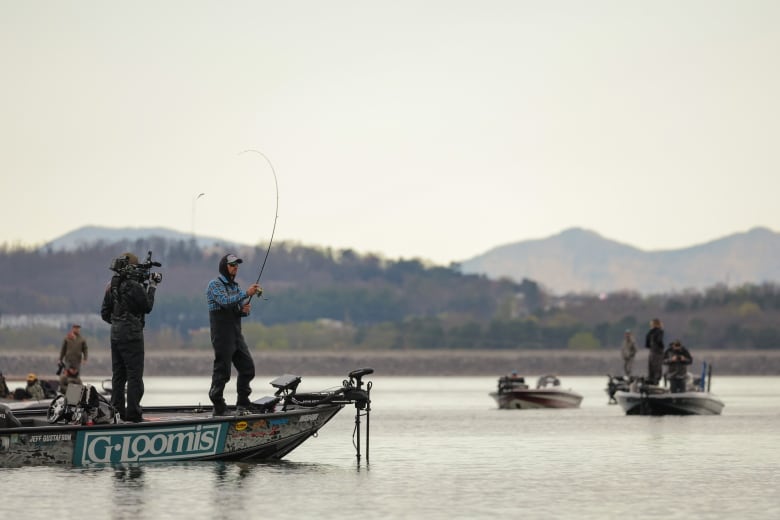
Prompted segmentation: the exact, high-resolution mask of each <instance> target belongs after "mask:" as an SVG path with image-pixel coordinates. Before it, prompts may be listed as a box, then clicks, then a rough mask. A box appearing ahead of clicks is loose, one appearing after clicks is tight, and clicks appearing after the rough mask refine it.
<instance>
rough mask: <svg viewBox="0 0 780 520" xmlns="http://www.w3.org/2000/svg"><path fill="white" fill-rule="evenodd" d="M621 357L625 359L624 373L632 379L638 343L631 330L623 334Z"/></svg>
mask: <svg viewBox="0 0 780 520" xmlns="http://www.w3.org/2000/svg"><path fill="white" fill-rule="evenodd" d="M620 355H621V356H622V357H623V373H624V374H625V375H626V377H631V371H632V370H633V368H634V357H635V356H636V341H635V340H634V335H633V334H632V333H631V329H626V332H624V333H623V345H622V347H621V348H620Z"/></svg>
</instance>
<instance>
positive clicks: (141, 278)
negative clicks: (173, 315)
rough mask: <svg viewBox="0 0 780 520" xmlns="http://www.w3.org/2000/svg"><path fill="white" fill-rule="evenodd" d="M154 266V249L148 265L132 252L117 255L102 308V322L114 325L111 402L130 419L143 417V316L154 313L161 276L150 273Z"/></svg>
mask: <svg viewBox="0 0 780 520" xmlns="http://www.w3.org/2000/svg"><path fill="white" fill-rule="evenodd" d="M151 265H160V264H158V263H152V262H151V252H150V253H149V258H148V259H147V262H146V263H145V264H139V263H138V257H137V256H135V255H134V254H132V253H123V254H122V255H121V256H120V257H118V258H116V259H115V260H114V261H113V262H112V264H111V270H112V271H114V272H115V274H114V276H112V277H111V282H110V283H109V284H108V286H107V287H106V293H105V295H104V297H103V305H102V307H101V310H100V315H101V317H102V318H103V321H105V322H107V323H110V324H111V372H112V377H111V386H112V389H113V391H112V393H111V404H112V405H113V407H114V408H115V409H116V411H117V412H118V413H119V416H120V418H121V419H122V420H123V421H129V422H141V421H142V420H143V409H142V408H141V398H142V397H143V395H144V382H143V376H144V325H145V321H144V319H145V315H146V314H149V313H150V312H152V307H153V306H154V293H155V291H156V288H157V283H159V282H160V280H161V279H162V276H161V275H160V274H159V273H149V270H148V269H149V267H150V266H151ZM125 384H127V393H126V396H125ZM125 397H126V399H127V402H125Z"/></svg>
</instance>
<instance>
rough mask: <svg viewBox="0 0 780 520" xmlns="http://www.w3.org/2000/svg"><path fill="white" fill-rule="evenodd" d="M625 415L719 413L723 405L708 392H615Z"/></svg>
mask: <svg viewBox="0 0 780 520" xmlns="http://www.w3.org/2000/svg"><path fill="white" fill-rule="evenodd" d="M615 398H616V399H617V402H618V404H620V406H621V407H622V408H623V410H624V411H625V412H626V415H720V413H721V412H722V411H723V407H724V406H725V405H724V403H723V401H721V400H720V399H719V398H718V397H717V396H715V395H714V394H711V393H709V392H680V393H674V394H673V393H670V392H665V393H656V394H653V393H639V392H623V391H618V392H616V393H615Z"/></svg>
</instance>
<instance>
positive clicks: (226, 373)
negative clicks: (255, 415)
mask: <svg viewBox="0 0 780 520" xmlns="http://www.w3.org/2000/svg"><path fill="white" fill-rule="evenodd" d="M242 262H243V260H242V259H240V258H238V257H237V256H236V255H234V254H232V253H229V254H226V255H225V256H223V257H222V258H221V259H220V260H219V266H218V270H219V276H217V278H215V279H213V280H211V281H210V282H209V283H208V286H207V287H206V302H207V304H208V310H209V326H210V329H211V346H212V347H213V348H214V367H213V371H212V375H211V387H210V388H209V399H210V400H211V402H212V403H213V404H214V415H215V416H217V415H226V414H227V405H226V403H225V398H224V397H223V393H224V391H225V385H226V384H227V383H228V381H230V370H231V367H232V366H235V367H236V371H237V372H238V378H237V379H236V390H237V394H238V398H237V400H236V411H237V412H238V413H241V412H243V411H245V410H246V408H248V407H249V404H250V401H249V394H250V393H252V389H251V387H250V383H251V381H252V379H254V377H255V363H254V361H253V360H252V355H251V354H250V352H249V347H248V346H247V344H246V341H244V335H243V333H242V332H241V319H242V318H244V317H246V316H249V313H250V311H251V305H250V304H249V303H248V302H247V301H246V300H247V299H248V298H249V297H250V296H254V295H257V296H260V295H261V294H263V290H262V288H261V287H260V285H259V284H256V283H255V284H252V285H250V286H249V287H248V288H247V290H246V291H244V290H242V289H241V287H240V286H239V285H238V283H237V282H236V274H237V273H238V266H239V264H241V263H242Z"/></svg>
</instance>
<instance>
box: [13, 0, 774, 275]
mask: <svg viewBox="0 0 780 520" xmlns="http://www.w3.org/2000/svg"><path fill="white" fill-rule="evenodd" d="M778 27H780V2H778V1H776V0H767V1H752V0H732V1H723V0H695V1H685V0H668V1H663V0H661V1H645V0H642V1H632V0H613V1H603V0H589V1H586V0H571V1H567V0H561V1H555V0H550V1H542V0H535V1H524V0H507V1H490V0H474V1H465V0H463V1H458V0H443V1H425V0H412V1H398V0H393V1H385V2H377V1H367V0H359V1H358V0H356V1H338V0H327V1H323V0H311V1H289V2H287V1H284V2H280V1H273V2H272V1H218V2H217V1H193V0H187V1H162V2H160V1H135V2H124V3H119V2H106V1H103V0H100V1H78V2H76V1H72V2H69V1H63V0H56V1H54V0H52V1H17V0H0V29H1V30H0V65H1V66H2V81H0V174H1V175H2V177H1V179H0V188H2V189H1V190H0V243H8V244H39V243H43V242H45V241H48V240H52V239H55V238H57V237H59V236H61V235H63V234H65V233H67V232H69V231H72V230H74V229H76V228H78V227H81V226H84V225H105V226H111V227H125V226H132V227H146V226H162V227H168V228H173V229H177V230H180V231H185V232H192V231H194V232H196V233H197V234H202V235H215V236H221V237H224V238H227V239H230V240H236V241H240V242H246V243H250V244H256V243H258V242H265V241H267V240H268V238H269V236H270V233H271V230H272V227H273V223H274V216H275V200H276V198H275V192H274V180H273V175H272V174H271V169H270V167H269V166H268V164H267V163H266V161H265V160H264V159H263V158H262V156H260V155H257V154H240V152H241V151H242V150H245V149H250V148H251V149H257V150H260V151H262V152H263V154H265V155H266V156H267V157H268V158H269V159H270V161H271V162H272V164H273V166H274V169H275V171H276V173H277V176H278V181H279V218H278V222H277V229H276V237H275V240H278V241H281V240H291V241H297V242H300V243H303V244H305V245H317V246H330V247H334V248H353V249H355V250H357V251H358V252H363V253H368V252H374V253H380V254H382V255H383V256H386V257H389V258H398V257H404V258H412V257H419V258H423V259H428V260H432V261H434V262H437V263H443V264H448V263H449V262H451V261H458V260H464V259H467V258H471V257H472V256H475V255H478V254H481V253H483V252H485V251H487V250H488V249H491V248H492V247H495V246H499V245H504V244H507V243H511V242H516V241H519V240H527V239H535V238H545V237H547V236H550V235H553V234H557V233H559V232H560V231H563V230H564V229H567V228H569V227H574V226H577V227H583V228H586V229H590V230H593V231H596V232H598V233H600V234H601V235H602V236H604V237H607V238H611V239H614V240H618V241H620V242H624V243H626V244H630V245H633V246H636V247H639V248H641V249H645V250H656V249H673V248H678V247H685V246H690V245H694V244H699V243H703V242H706V241H709V240H712V239H716V238H719V237H721V236H723V235H726V234H731V233H734V232H741V231H747V230H748V229H750V228H752V227H754V226H766V227H769V228H771V229H774V230H780V207H779V204H778V194H780V168H779V166H780V146H778V143H777V140H778V136H780V95H778V93H780V31H779V30H778ZM199 193H205V195H204V196H203V197H201V198H199V199H196V197H197V196H198V194H199Z"/></svg>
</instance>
